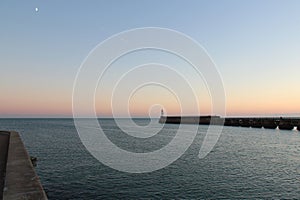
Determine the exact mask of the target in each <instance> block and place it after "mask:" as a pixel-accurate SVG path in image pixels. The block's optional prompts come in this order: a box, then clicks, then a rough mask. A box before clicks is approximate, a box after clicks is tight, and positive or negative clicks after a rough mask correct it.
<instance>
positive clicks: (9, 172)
mask: <svg viewBox="0 0 300 200" xmlns="http://www.w3.org/2000/svg"><path fill="white" fill-rule="evenodd" d="M0 175H1V177H0V181H1V182H0V190H1V192H0V195H1V196H0V199H3V200H6V199H7V200H9V199H40V200H46V199H47V196H46V194H45V192H44V189H43V187H42V185H41V183H40V180H39V177H38V176H37V174H36V173H35V170H34V167H33V165H32V162H31V160H30V156H29V155H28V153H27V150H26V148H25V146H24V144H23V142H22V140H21V137H20V135H19V133H17V132H14V131H0Z"/></svg>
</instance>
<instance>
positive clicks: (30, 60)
mask: <svg viewBox="0 0 300 200" xmlns="http://www.w3.org/2000/svg"><path fill="white" fill-rule="evenodd" d="M35 8H38V9H39V11H38V12H36V11H35ZM0 25H1V34H0V69H1V76H0V79H1V80H0V92H1V99H0V102H1V105H0V116H1V117H8V116H69V115H70V114H71V111H70V105H71V98H72V86H73V81H74V78H75V75H76V73H77V70H78V68H79V66H80V64H81V62H82V61H83V59H84V58H85V57H86V56H87V54H88V53H89V52H90V51H91V50H92V49H93V48H94V47H95V46H96V45H97V44H98V43H99V42H101V41H103V40H105V39H106V38H108V37H109V36H111V35H113V34H116V33H118V32H121V31H124V30H127V29H132V28H138V27H149V26H154V27H163V28H170V29H174V30H177V31H180V32H182V33H185V34H187V35H189V36H190V37H192V38H194V39H195V40H196V41H197V42H199V43H200V44H201V45H203V47H204V48H205V49H206V50H207V51H208V53H209V54H210V56H211V57H212V59H213V60H214V61H215V63H216V65H217V66H218V69H219V70H220V73H221V75H222V78H223V81H224V87H225V89H226V94H227V99H228V101H229V105H228V111H229V114H230V113H231V114H245V113H246V112H248V111H247V110H241V107H243V106H244V107H247V106H250V107H251V106H252V107H253V106H254V104H253V105H252V104H251V103H250V102H248V101H249V99H250V100H251V101H257V102H258V104H260V106H258V107H259V108H260V107H263V106H264V105H265V104H267V101H273V100H274V99H276V98H277V97H278V98H280V101H278V102H281V103H278V106H281V107H282V106H283V105H284V104H289V105H294V110H295V112H300V111H299V110H300V106H299V105H296V102H299V101H300V95H299V94H297V93H299V89H298V86H299V85H300V81H299V80H300V78H299V74H300V56H299V53H300V1H297V0H294V1H292V0H285V1H282V0H280V1H279V0H245V1H238V0H224V1H217V0H207V1H200V0H199V1H198V0H197V1H196V0H195V1H183V0H181V1H176V0H175V1H171V0H169V1H168V0H167V1H158V0H157V1H154V0H151V1H144V0H139V1H138V0H136V1H130V0H124V1H121V0H119V1H113V0H109V1H108V0H107V1H58V0H56V1H38V0H35V1H32V0H26V1H14V0H10V1H1V2H0ZM274 88H276V89H274ZM277 89H278V90H279V89H280V90H281V91H280V92H277V91H276V90H277ZM276 95H279V96H276ZM289 95H290V96H289ZM251 98H253V99H251ZM12 99H14V100H12ZM237 101H239V102H238V103H236V102H237ZM284 102H285V103H284ZM51 104H53V105H52V106H51ZM236 104H239V105H237V107H235V105H236ZM33 105H35V106H36V107H35V109H31V110H30V109H26V107H30V106H33ZM276 105H277V104H274V105H273V106H276ZM46 106H48V107H49V109H50V108H52V107H53V108H54V107H58V108H60V107H64V108H65V110H59V109H57V110H55V109H52V110H51V109H50V111H49V110H48V109H45V108H44V107H46ZM255 109H256V112H257V113H259V112H260V111H259V110H258V108H257V107H253V110H255ZM292 110H293V109H292V108H290V107H288V108H286V109H284V108H282V109H279V110H276V109H274V108H273V109H272V108H271V107H270V109H267V111H266V112H274V113H278V112H286V113H291V112H293V111H292ZM253 112H255V111H253Z"/></svg>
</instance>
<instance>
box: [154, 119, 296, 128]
mask: <svg viewBox="0 0 300 200" xmlns="http://www.w3.org/2000/svg"><path fill="white" fill-rule="evenodd" d="M159 123H166V124H199V125H209V124H211V125H224V126H240V127H253V128H262V127H264V128H267V129H275V128H277V127H278V128H279V129H281V130H292V129H294V128H295V127H296V128H297V130H299V131H300V118H294V117H290V118H289V117H284V118H283V117H220V116H161V117H160V119H159Z"/></svg>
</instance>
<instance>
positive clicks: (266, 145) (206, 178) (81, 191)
mask: <svg viewBox="0 0 300 200" xmlns="http://www.w3.org/2000/svg"><path fill="white" fill-rule="evenodd" d="M124 120H126V119H124ZM155 120H156V121H157V126H162V125H161V124H159V123H158V119H155ZM99 121H100V124H101V126H102V128H103V130H104V132H105V134H106V135H107V137H108V138H109V139H110V140H111V141H112V142H113V143H115V144H116V145H117V146H119V147H120V148H122V149H125V150H127V151H133V152H150V151H153V150H157V149H159V148H161V147H163V146H164V145H167V144H168V143H169V142H170V141H171V140H172V138H173V137H174V136H175V134H176V130H177V128H178V125H172V124H166V125H165V126H164V128H163V129H162V130H161V132H160V133H159V134H158V135H155V136H153V137H151V138H148V139H142V138H136V139H133V138H132V137H128V136H126V134H124V133H123V132H122V130H120V129H119V128H118V126H117V125H116V123H115V122H114V120H112V119H99ZM135 121H136V123H137V124H139V125H140V126H145V125H147V124H148V123H149V119H135ZM191 126H196V125H191ZM127 128H129V129H130V128H131V127H127ZM207 128H208V126H206V125H200V126H199V129H198V133H197V136H196V137H195V139H194V141H193V143H192V145H191V146H190V147H189V148H188V150H187V151H186V152H185V153H184V154H183V155H182V156H181V157H180V158H179V159H178V160H176V161H175V162H173V163H172V164H170V165H169V166H167V167H165V168H162V169H160V170H157V171H153V172H149V173H140V174H132V173H126V172H121V171H117V170H115V169H112V168H110V167H108V166H106V165H104V164H102V163H101V162H100V161H98V160H97V159H95V158H94V157H93V156H92V155H91V154H90V153H89V152H88V151H87V150H86V148H85V147H84V146H83V144H82V143H81V140H80V138H79V136H78V134H77V131H76V128H75V125H74V121H73V119H0V130H14V131H17V132H19V133H20V135H21V137H22V140H23V142H24V144H25V146H26V148H27V150H28V152H29V154H30V155H31V156H35V157H37V158H38V163H37V166H36V168H35V169H36V172H37V174H38V175H39V177H40V179H41V182H42V185H43V187H44V189H45V191H46V193H47V195H48V198H49V199H114V198H118V199H254V198H257V199H293V198H294V199H300V132H298V131H297V130H292V131H285V130H278V129H276V130H270V129H263V128H262V129H255V128H241V127H224V128H223V131H222V134H221V136H220V138H219V140H218V142H217V144H216V145H215V147H214V149H213V150H212V151H211V152H210V153H209V154H208V155H207V156H206V157H205V158H203V159H199V158H198V153H199V150H200V147H201V144H202V142H203V139H204V136H205V133H206V130H207ZM132 129H134V127H132Z"/></svg>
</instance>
